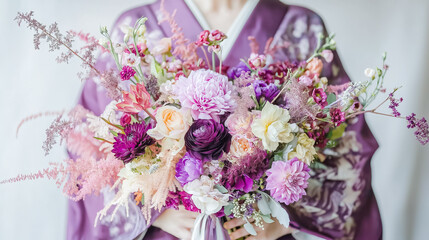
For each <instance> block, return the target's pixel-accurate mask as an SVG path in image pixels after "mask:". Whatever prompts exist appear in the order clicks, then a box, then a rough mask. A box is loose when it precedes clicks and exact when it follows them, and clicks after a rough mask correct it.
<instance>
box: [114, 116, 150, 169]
mask: <svg viewBox="0 0 429 240" xmlns="http://www.w3.org/2000/svg"><path fill="white" fill-rule="evenodd" d="M149 129H150V125H146V124H145V123H144V122H143V123H134V124H128V125H126V126H125V128H124V132H125V134H122V133H120V134H118V136H117V137H115V142H114V143H113V150H112V152H113V153H114V154H115V157H116V158H119V159H121V160H122V161H124V163H128V162H130V161H131V160H133V159H134V158H136V157H138V156H141V155H143V154H144V153H145V148H146V147H147V146H149V145H152V144H154V143H155V140H154V139H153V138H151V137H150V136H149V135H147V130H149Z"/></svg>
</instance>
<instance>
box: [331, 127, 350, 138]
mask: <svg viewBox="0 0 429 240" xmlns="http://www.w3.org/2000/svg"><path fill="white" fill-rule="evenodd" d="M346 127H347V124H345V123H341V125H340V126H338V127H336V128H334V129H333V130H332V136H331V137H330V139H331V140H337V139H339V138H341V137H342V136H343V134H344V131H345V130H346Z"/></svg>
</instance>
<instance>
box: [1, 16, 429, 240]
mask: <svg viewBox="0 0 429 240" xmlns="http://www.w3.org/2000/svg"><path fill="white" fill-rule="evenodd" d="M164 14H165V16H166V19H167V21H168V22H169V23H170V25H171V26H172V32H173V35H172V36H171V37H169V38H162V39H160V40H157V41H151V39H150V38H148V37H147V34H146V27H145V22H146V20H147V19H146V18H144V17H143V18H141V19H139V20H138V21H137V22H136V23H135V25H134V26H127V27H124V28H123V29H122V30H123V31H124V33H125V36H124V39H123V41H122V42H114V41H113V40H112V39H111V37H110V34H109V32H108V31H107V28H105V27H103V28H101V34H102V38H101V40H99V41H96V40H95V38H93V37H90V36H89V35H86V34H82V33H77V32H68V33H67V35H62V34H61V33H60V32H59V31H58V28H57V26H56V24H53V25H51V26H50V27H46V26H45V25H43V24H41V23H39V22H37V21H36V20H35V19H34V18H33V13H32V12H30V13H27V14H23V13H19V14H18V16H17V21H18V23H19V24H21V22H25V23H27V24H28V26H29V27H30V28H32V29H34V30H35V31H36V34H35V41H34V42H35V44H36V48H38V46H39V44H40V39H46V40H47V41H48V42H49V44H50V49H51V50H56V49H59V48H60V47H65V48H66V49H67V52H66V53H63V54H62V55H61V56H60V57H59V59H58V60H59V61H68V59H70V57H72V56H73V55H74V56H77V57H79V58H80V59H81V60H82V63H83V66H84V67H86V68H87V69H88V70H89V74H90V76H92V77H93V78H96V79H98V82H99V84H100V85H102V86H103V87H105V89H106V92H107V93H108V94H109V96H110V97H111V99H112V102H111V103H110V104H108V105H107V106H106V108H105V110H104V112H103V113H102V114H101V115H99V116H98V115H96V114H94V113H92V112H90V111H89V110H86V109H84V108H83V107H81V106H77V107H76V108H74V109H73V110H71V111H70V112H68V113H67V114H63V113H62V114H59V115H58V117H57V118H56V119H55V121H54V122H53V123H52V125H51V127H50V128H49V129H48V130H47V136H48V138H47V140H46V141H45V143H44V149H45V151H46V152H47V153H48V152H49V150H50V149H51V148H52V146H53V144H55V143H56V141H57V139H58V138H60V139H61V140H64V141H65V142H66V145H67V149H68V151H69V152H70V154H71V156H73V158H72V159H68V160H66V161H64V162H62V163H53V164H52V166H51V168H49V169H45V170H43V171H39V172H38V173H36V174H30V175H20V176H18V177H16V178H13V179H9V180H6V181H3V182H2V183H5V182H15V181H19V180H24V179H34V178H40V177H48V178H52V179H55V180H56V181H57V183H58V185H59V186H60V187H62V188H63V191H64V192H65V193H66V194H67V195H68V196H69V197H70V198H71V199H73V200H81V199H84V198H85V196H87V195H89V194H98V193H100V191H102V190H103V189H105V188H106V187H109V188H111V189H112V190H113V191H115V194H116V195H115V197H114V198H113V199H112V200H111V201H110V203H108V204H106V206H105V208H104V209H103V210H101V211H100V212H99V213H98V216H97V219H101V218H103V217H105V216H106V215H108V214H111V215H112V218H113V216H114V215H115V212H116V211H117V210H118V209H119V208H120V207H125V208H126V209H128V207H129V206H128V204H129V198H130V195H133V196H134V198H135V203H136V204H137V205H138V206H140V207H141V210H142V212H143V214H144V216H145V218H146V220H147V221H148V222H149V221H150V219H151V210H152V209H155V210H158V211H161V210H162V209H163V208H176V209H177V208H178V206H179V205H183V206H184V207H185V208H186V209H187V210H189V211H194V212H199V213H201V214H200V215H199V217H198V218H197V220H196V223H195V227H194V230H193V239H202V238H208V236H212V237H213V236H216V239H223V238H226V236H224V233H223V230H222V229H223V228H222V226H221V223H220V218H221V217H224V216H225V217H228V218H242V219H243V220H244V221H246V222H247V223H246V224H245V225H244V227H245V228H246V230H247V231H248V232H249V233H250V234H253V235H255V234H256V231H255V229H254V227H253V225H252V224H251V223H250V219H252V221H254V222H253V224H254V225H255V226H259V227H261V228H263V226H264V222H265V223H271V222H273V218H277V220H278V221H279V222H280V223H281V224H282V225H284V226H285V227H287V226H288V225H289V217H288V213H287V212H286V210H285V208H284V205H289V204H291V203H294V202H296V201H298V200H299V199H301V198H302V196H303V195H305V194H306V187H307V185H308V180H309V179H310V177H311V171H313V169H317V168H324V163H323V162H324V160H325V158H326V156H327V155H330V154H333V153H334V152H335V151H334V150H335V148H336V147H337V145H338V143H339V142H340V141H341V138H342V137H343V135H344V132H345V130H346V128H347V121H352V120H353V118H355V117H356V116H357V115H360V114H364V113H373V114H379V115H387V116H391V117H396V118H402V116H401V114H400V113H399V112H398V110H397V107H398V105H399V103H400V102H401V101H402V98H400V99H397V98H395V97H394V93H395V92H396V90H397V89H394V90H393V91H392V92H391V93H390V94H388V96H387V97H386V99H385V100H384V101H383V102H381V104H379V105H378V106H376V107H375V108H370V105H371V103H372V102H373V101H374V100H375V98H376V96H377V95H379V94H380V93H385V92H386V90H385V89H384V88H383V81H384V78H385V75H386V72H387V70H388V66H387V65H386V64H385V59H386V55H384V56H383V66H382V67H380V68H376V69H366V70H365V75H366V76H367V80H365V81H362V82H354V83H345V84H343V85H329V84H328V79H327V78H326V77H324V76H322V75H321V73H322V67H323V64H324V62H330V61H332V59H333V52H332V51H333V50H335V41H334V39H333V36H332V35H331V36H327V37H323V36H321V37H320V39H319V43H318V46H317V48H316V49H315V52H314V54H313V55H312V56H311V57H310V58H309V59H308V60H307V61H303V62H288V61H278V60H276V59H275V54H274V53H275V52H276V51H278V50H279V49H281V48H282V47H285V46H272V44H270V42H269V43H268V44H266V46H267V47H266V49H265V51H264V52H263V53H260V52H258V49H259V47H258V43H257V42H256V40H255V39H254V38H252V37H249V40H250V42H251V44H250V45H251V47H252V54H251V55H250V56H243V58H242V62H241V63H240V64H239V65H237V66H233V67H226V66H223V65H222V59H221V58H220V57H219V56H220V54H221V51H222V48H221V42H222V41H223V40H225V39H226V38H227V36H226V35H225V34H224V33H222V32H220V31H218V30H214V31H207V30H206V31H203V32H202V33H201V34H200V35H199V36H198V38H197V40H196V41H190V40H187V39H185V37H184V35H183V33H182V32H181V31H180V28H179V27H178V26H177V23H176V22H175V21H174V18H173V17H172V16H171V15H169V14H168V13H164ZM75 37H79V38H80V39H82V40H84V42H85V43H86V45H85V46H83V47H82V48H80V50H76V49H73V48H72V42H73V38H75ZM97 49H99V50H101V51H102V52H105V53H106V54H110V55H111V57H112V58H113V59H114V62H115V64H116V67H117V71H106V72H100V71H99V70H97V68H96V67H95V65H94V61H95V58H94V57H93V55H92V52H93V51H94V50H97ZM197 51H202V52H203V56H204V57H203V58H200V57H199V55H198V54H197ZM209 55H211V58H209ZM386 102H389V103H390V105H389V108H390V109H392V114H387V113H381V112H378V111H377V110H378V108H379V107H380V106H381V105H383V104H384V103H386ZM40 115H43V114H39V115H36V116H40ZM36 116H31V117H29V118H28V119H26V120H29V119H32V118H34V117H36ZM26 120H25V121H26ZM406 120H407V121H408V128H414V129H415V135H416V136H417V139H418V140H419V141H420V142H421V143H422V144H426V143H427V142H429V131H428V124H427V122H426V120H425V119H424V118H422V119H417V118H416V115H415V114H411V115H409V116H407V117H406ZM112 209H113V212H111V211H110V210H112ZM108 211H109V212H108ZM208 225H210V226H214V228H213V229H210V228H207V226H208ZM207 229H209V230H207ZM213 234H214V235H213Z"/></svg>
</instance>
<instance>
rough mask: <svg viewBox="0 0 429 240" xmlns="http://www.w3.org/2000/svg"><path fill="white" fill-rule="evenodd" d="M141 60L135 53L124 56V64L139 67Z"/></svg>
mask: <svg viewBox="0 0 429 240" xmlns="http://www.w3.org/2000/svg"><path fill="white" fill-rule="evenodd" d="M140 61H141V59H140V57H137V56H136V55H135V54H134V53H127V54H124V56H123V59H122V65H127V66H130V67H137V66H138V65H139V64H140Z"/></svg>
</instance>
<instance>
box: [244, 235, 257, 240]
mask: <svg viewBox="0 0 429 240" xmlns="http://www.w3.org/2000/svg"><path fill="white" fill-rule="evenodd" d="M245 240H257V239H256V236H249V237H247V238H246V239H245Z"/></svg>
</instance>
